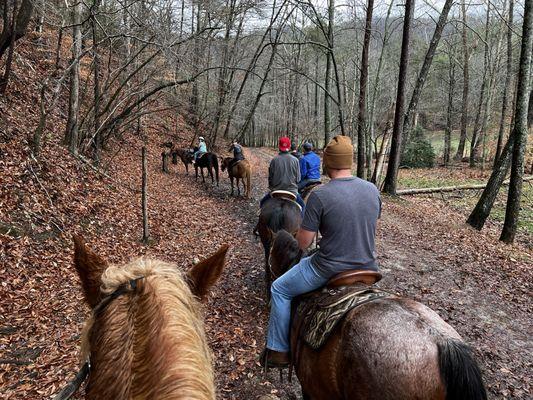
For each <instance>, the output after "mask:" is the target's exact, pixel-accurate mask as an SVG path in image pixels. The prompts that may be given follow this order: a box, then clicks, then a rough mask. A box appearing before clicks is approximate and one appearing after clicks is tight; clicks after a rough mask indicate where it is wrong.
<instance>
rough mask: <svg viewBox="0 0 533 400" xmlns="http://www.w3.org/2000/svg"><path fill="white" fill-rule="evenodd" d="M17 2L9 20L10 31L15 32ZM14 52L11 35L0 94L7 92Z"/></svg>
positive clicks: (13, 37) (13, 40) (13, 42)
mask: <svg viewBox="0 0 533 400" xmlns="http://www.w3.org/2000/svg"><path fill="white" fill-rule="evenodd" d="M17 6H18V2H17V0H14V2H13V15H12V19H11V30H13V31H16V30H17V18H16V16H17V11H18V10H17ZM4 7H6V8H7V3H4ZM14 52H15V35H11V40H10V42H9V53H8V55H7V61H6V67H5V70H4V76H3V77H2V78H1V79H0V94H1V95H3V94H5V92H6V90H7V82H8V81H9V75H10V74H11V64H12V62H13V53H14Z"/></svg>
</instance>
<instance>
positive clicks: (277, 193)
mask: <svg viewBox="0 0 533 400" xmlns="http://www.w3.org/2000/svg"><path fill="white" fill-rule="evenodd" d="M270 196H272V197H273V198H275V199H283V200H288V201H292V202H293V203H294V204H296V205H297V206H298V208H299V209H300V211H302V207H301V206H300V205H299V204H298V203H297V202H296V195H295V194H294V193H292V192H289V191H288V190H273V191H272V192H270Z"/></svg>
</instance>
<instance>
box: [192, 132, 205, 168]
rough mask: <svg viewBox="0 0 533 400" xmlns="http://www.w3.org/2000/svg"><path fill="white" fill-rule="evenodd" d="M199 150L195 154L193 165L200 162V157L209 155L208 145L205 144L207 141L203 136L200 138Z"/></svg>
mask: <svg viewBox="0 0 533 400" xmlns="http://www.w3.org/2000/svg"><path fill="white" fill-rule="evenodd" d="M198 141H199V143H198V149H197V150H196V151H195V152H194V156H193V164H196V161H197V160H198V157H201V156H203V155H204V154H205V153H207V145H206V144H205V139H204V138H203V136H200V137H199V138H198Z"/></svg>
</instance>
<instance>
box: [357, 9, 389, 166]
mask: <svg viewBox="0 0 533 400" xmlns="http://www.w3.org/2000/svg"><path fill="white" fill-rule="evenodd" d="M393 5H394V0H391V1H390V2H389V7H388V9H387V16H386V17H385V22H384V28H383V41H382V43H381V51H380V54H379V60H378V67H377V70H376V76H375V77H374V84H373V88H372V97H371V100H370V111H369V113H370V120H369V124H368V130H369V136H370V142H371V144H372V146H373V147H374V149H375V150H376V152H377V143H376V135H375V133H374V132H375V109H376V99H377V92H378V86H379V80H380V76H381V69H382V68H383V59H384V58H385V47H386V46H387V44H388V41H389V38H390V34H389V19H390V15H391V12H392V6H393ZM354 92H355V91H354ZM372 150H373V149H367V154H370V155H372ZM370 158H371V156H370ZM367 164H368V165H369V168H368V169H369V172H370V169H371V168H370V165H371V160H367ZM373 175H374V174H372V176H373Z"/></svg>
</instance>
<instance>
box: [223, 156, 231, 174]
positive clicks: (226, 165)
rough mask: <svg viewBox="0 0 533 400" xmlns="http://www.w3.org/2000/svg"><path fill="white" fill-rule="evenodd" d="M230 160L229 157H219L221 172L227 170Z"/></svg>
mask: <svg viewBox="0 0 533 400" xmlns="http://www.w3.org/2000/svg"><path fill="white" fill-rule="evenodd" d="M231 160H232V158H231V157H220V169H222V172H224V171H225V170H226V168H229V164H230V162H231Z"/></svg>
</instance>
